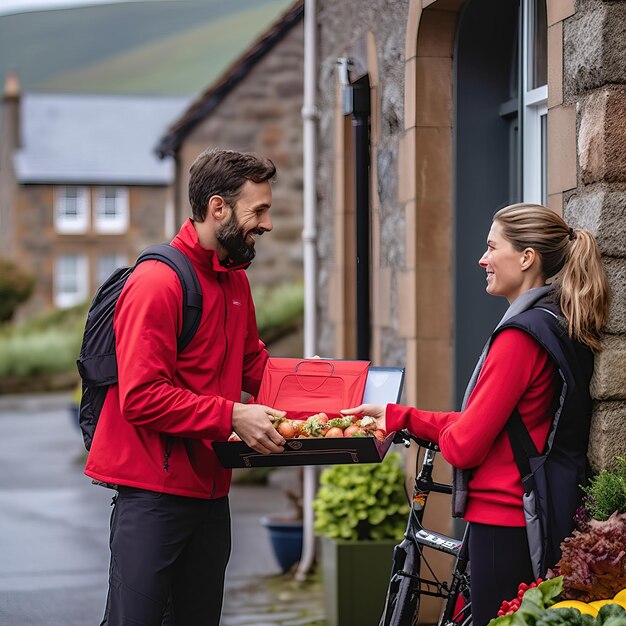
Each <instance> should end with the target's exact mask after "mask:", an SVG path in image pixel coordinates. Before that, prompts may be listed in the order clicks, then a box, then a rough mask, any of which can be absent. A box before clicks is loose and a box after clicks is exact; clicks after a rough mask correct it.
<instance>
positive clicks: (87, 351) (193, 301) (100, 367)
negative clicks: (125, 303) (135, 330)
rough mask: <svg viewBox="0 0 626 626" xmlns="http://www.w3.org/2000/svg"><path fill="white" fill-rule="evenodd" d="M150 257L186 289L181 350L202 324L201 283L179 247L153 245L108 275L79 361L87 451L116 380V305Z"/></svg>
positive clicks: (89, 316)
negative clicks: (166, 266)
mask: <svg viewBox="0 0 626 626" xmlns="http://www.w3.org/2000/svg"><path fill="white" fill-rule="evenodd" d="M150 260H155V261H162V262H163V263H166V264H167V265H169V266H170V267H171V268H172V269H173V270H174V271H175V272H176V274H178V278H179V279H180V284H181V286H182V289H183V324H182V331H181V334H180V336H179V337H178V341H177V348H178V352H179V353H180V352H182V351H183V350H184V349H185V348H186V347H187V346H188V345H189V342H190V341H191V339H192V338H193V336H194V335H195V333H196V331H197V330H198V326H199V325H200V318H201V317H202V290H201V288H200V283H199V282H198V277H197V275H196V272H195V270H194V269H193V266H192V265H191V262H190V261H189V259H188V258H187V257H186V256H185V255H184V254H183V253H182V252H181V251H180V250H178V249H177V248H174V247H173V246H171V245H169V244H167V243H160V244H156V245H154V246H150V247H149V248H146V249H145V250H144V251H143V252H142V253H141V254H140V255H139V258H138V259H137V261H136V262H135V265H132V266H130V267H120V268H118V269H117V270H115V271H114V272H113V274H111V276H109V278H107V280H106V281H105V282H104V283H103V284H102V285H101V287H100V288H99V289H98V291H97V292H96V295H95V296H94V298H93V301H92V302H91V306H90V307H89V311H88V313H87V322H86V324H85V333H84V335H83V343H82V346H81V349H80V356H79V358H78V360H77V361H76V364H77V366H78V373H79V374H80V377H81V379H82V388H83V394H82V398H81V402H80V410H79V417H78V422H79V424H80V428H81V430H82V432H83V441H84V442H85V448H87V450H89V449H90V448H91V442H92V441H93V436H94V433H95V430H96V425H97V424H98V418H99V417H100V412H101V411H102V406H103V405H104V400H105V398H106V395H107V392H108V390H109V387H110V386H111V385H113V384H115V383H117V360H116V357H115V335H114V333H113V314H114V312H115V305H116V304H117V299H118V298H119V296H120V293H121V292H122V289H123V287H124V285H125V284H126V281H127V280H128V277H129V276H130V275H131V273H132V272H133V270H134V269H135V268H136V267H137V265H139V263H141V262H143V261H150Z"/></svg>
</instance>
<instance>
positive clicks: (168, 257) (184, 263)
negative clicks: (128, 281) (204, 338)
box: [135, 243, 202, 353]
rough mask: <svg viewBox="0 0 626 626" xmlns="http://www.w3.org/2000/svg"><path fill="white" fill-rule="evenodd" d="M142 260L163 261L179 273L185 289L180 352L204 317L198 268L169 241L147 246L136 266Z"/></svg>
mask: <svg viewBox="0 0 626 626" xmlns="http://www.w3.org/2000/svg"><path fill="white" fill-rule="evenodd" d="M142 261H161V262H162V263H165V264H166V265H169V267H171V268H172V269H173V270H174V271H175V272H176V274H177V275H178V278H179V280H180V284H181V287H182V289H183V326H182V330H181V333H180V336H179V337H178V340H177V347H178V352H179V353H180V352H182V351H183V350H184V349H185V348H186V347H187V346H188V345H189V342H190V341H191V340H192V338H193V336H194V335H195V334H196V331H197V330H198V326H200V318H201V317H202V289H201V288H200V282H199V281H198V276H197V274H196V270H194V268H193V265H192V264H191V261H190V260H189V259H188V257H187V255H185V254H184V253H183V252H181V251H180V250H179V249H178V248H175V247H174V246H172V245H170V244H168V243H157V244H155V245H153V246H150V247H148V248H146V249H145V250H144V251H143V252H142V253H141V254H140V255H139V257H138V258H137V262H136V263H135V266H137V265H138V264H139V263H141V262H142Z"/></svg>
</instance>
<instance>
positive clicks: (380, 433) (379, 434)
mask: <svg viewBox="0 0 626 626" xmlns="http://www.w3.org/2000/svg"><path fill="white" fill-rule="evenodd" d="M386 436H387V433H386V432H385V431H384V430H381V429H380V428H379V429H378V430H375V431H374V437H376V439H378V441H383V440H384V439H385V437H386Z"/></svg>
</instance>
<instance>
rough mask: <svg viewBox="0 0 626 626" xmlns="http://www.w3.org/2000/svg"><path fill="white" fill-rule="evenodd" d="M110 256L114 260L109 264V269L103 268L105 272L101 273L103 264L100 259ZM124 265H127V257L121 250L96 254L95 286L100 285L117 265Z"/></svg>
mask: <svg viewBox="0 0 626 626" xmlns="http://www.w3.org/2000/svg"><path fill="white" fill-rule="evenodd" d="M106 257H110V258H113V259H114V261H113V263H112V265H111V266H110V269H107V270H105V274H106V275H105V274H104V273H103V264H102V261H103V259H104V258H106ZM124 265H128V257H127V256H126V255H125V254H124V253H123V252H103V253H101V254H99V255H98V260H97V264H96V281H97V286H98V287H100V285H102V283H104V281H105V280H106V279H107V278H108V277H109V276H110V275H111V274H112V272H113V271H114V270H116V269H117V268H118V267H122V266H124Z"/></svg>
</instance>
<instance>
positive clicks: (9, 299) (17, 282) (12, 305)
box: [0, 259, 35, 323]
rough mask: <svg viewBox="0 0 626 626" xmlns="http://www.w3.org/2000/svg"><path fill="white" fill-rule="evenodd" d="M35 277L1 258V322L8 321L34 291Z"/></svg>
mask: <svg viewBox="0 0 626 626" xmlns="http://www.w3.org/2000/svg"><path fill="white" fill-rule="evenodd" d="M34 287H35V279H34V277H33V276H31V275H30V274H28V273H26V272H24V271H23V270H21V269H19V268H18V267H17V266H16V265H15V263H12V262H11V261H8V260H6V259H0V323H2V322H8V321H9V320H10V319H11V318H12V317H13V313H15V309H17V307H18V306H19V305H20V304H22V302H26V300H28V298H30V296H31V294H32V293H33V288H34Z"/></svg>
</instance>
